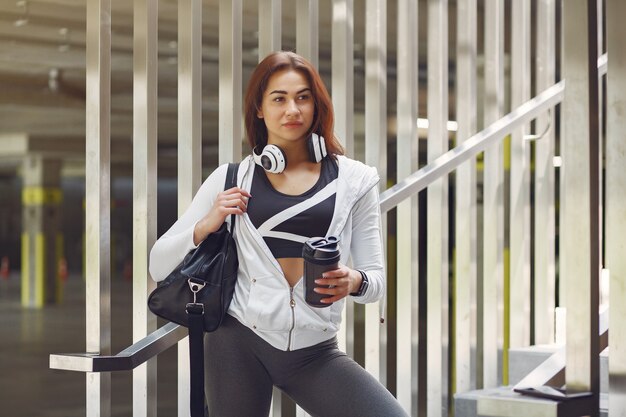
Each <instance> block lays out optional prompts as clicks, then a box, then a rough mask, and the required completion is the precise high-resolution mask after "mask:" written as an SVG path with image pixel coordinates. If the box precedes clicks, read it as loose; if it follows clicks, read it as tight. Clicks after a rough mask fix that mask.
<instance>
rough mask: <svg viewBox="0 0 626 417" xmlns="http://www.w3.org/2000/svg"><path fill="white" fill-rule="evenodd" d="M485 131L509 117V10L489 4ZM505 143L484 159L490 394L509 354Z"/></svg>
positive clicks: (495, 0) (486, 377)
mask: <svg viewBox="0 0 626 417" xmlns="http://www.w3.org/2000/svg"><path fill="white" fill-rule="evenodd" d="M484 97H485V98H484V120H485V122H484V125H485V126H488V125H489V124H491V123H493V122H495V121H496V120H498V119H500V118H501V117H502V116H503V115H504V4H502V2H501V1H499V0H487V1H486V2H485V94H484ZM503 152H504V151H503V145H502V142H501V141H499V142H498V143H497V144H496V145H493V146H492V147H490V148H489V149H486V150H485V154H484V170H483V221H482V223H483V225H482V226H483V229H482V231H483V259H482V261H483V277H482V279H483V282H482V291H483V295H482V298H483V309H482V331H483V339H482V353H483V355H482V361H483V367H482V376H483V387H484V388H495V387H496V386H498V385H499V384H500V382H501V374H500V372H499V370H498V352H500V351H502V348H503V323H504V317H503V277H504V264H503V259H504V191H503V188H504V187H503V185H504V171H503V170H504V153H503Z"/></svg>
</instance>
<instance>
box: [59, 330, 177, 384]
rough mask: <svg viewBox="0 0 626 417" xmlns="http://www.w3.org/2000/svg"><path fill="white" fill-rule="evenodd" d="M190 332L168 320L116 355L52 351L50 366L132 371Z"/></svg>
mask: <svg viewBox="0 0 626 417" xmlns="http://www.w3.org/2000/svg"><path fill="white" fill-rule="evenodd" d="M187 333H188V332H187V328H186V327H183V326H179V325H178V324H175V323H167V324H165V325H163V326H162V327H160V328H159V329H157V330H155V331H154V332H152V333H150V334H149V335H148V336H146V337H144V338H143V339H141V340H140V341H138V342H137V343H134V344H133V345H131V346H129V347H127V348H126V349H124V350H123V351H121V352H120V353H118V354H117V355H113V356H105V355H102V356H101V355H99V354H98V353H60V354H52V355H50V369H61V370H65V371H79V372H110V371H129V370H131V369H135V368H136V367H137V366H139V365H141V364H142V363H144V362H146V361H147V360H149V359H151V358H153V357H155V356H156V355H158V354H159V353H161V352H164V351H165V350H167V349H169V348H170V347H172V346H174V345H175V344H176V343H178V342H179V341H180V340H182V339H183V338H184V337H185V336H187Z"/></svg>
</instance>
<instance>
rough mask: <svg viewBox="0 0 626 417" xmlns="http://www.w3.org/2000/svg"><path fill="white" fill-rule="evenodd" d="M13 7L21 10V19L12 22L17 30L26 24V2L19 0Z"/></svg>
mask: <svg viewBox="0 0 626 417" xmlns="http://www.w3.org/2000/svg"><path fill="white" fill-rule="evenodd" d="M15 5H16V6H17V7H19V8H21V9H22V17H20V18H19V19H17V20H16V21H14V22H13V25H15V27H18V28H19V27H21V26H24V25H26V24H27V23H28V2H27V1H26V0H19V1H18V2H17V3H15Z"/></svg>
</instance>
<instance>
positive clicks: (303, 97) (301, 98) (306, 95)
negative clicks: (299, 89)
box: [298, 94, 311, 100]
mask: <svg viewBox="0 0 626 417" xmlns="http://www.w3.org/2000/svg"><path fill="white" fill-rule="evenodd" d="M310 97H311V96H309V95H308V94H303V95H301V96H300V97H298V98H299V99H300V100H308V99H309V98H310Z"/></svg>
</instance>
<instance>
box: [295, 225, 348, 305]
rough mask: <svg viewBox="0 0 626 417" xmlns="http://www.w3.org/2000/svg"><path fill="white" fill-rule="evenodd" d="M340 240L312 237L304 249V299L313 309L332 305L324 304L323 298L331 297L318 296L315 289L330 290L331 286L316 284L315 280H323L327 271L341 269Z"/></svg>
mask: <svg viewBox="0 0 626 417" xmlns="http://www.w3.org/2000/svg"><path fill="white" fill-rule="evenodd" d="M338 243H339V239H338V238H336V237H335V236H328V237H312V238H310V239H309V240H307V241H306V242H304V246H303V248H302V258H303V259H304V299H305V301H306V302H307V304H308V305H310V306H312V307H328V306H330V305H331V304H332V303H322V302H321V300H322V298H327V297H330V296H329V295H328V294H318V293H316V292H315V291H314V290H313V289H314V288H315V287H322V288H330V286H329V285H320V284H316V283H315V280H316V279H320V278H322V274H323V273H324V272H326V271H332V270H334V269H337V268H338V267H339V256H340V254H339V248H338Z"/></svg>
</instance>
